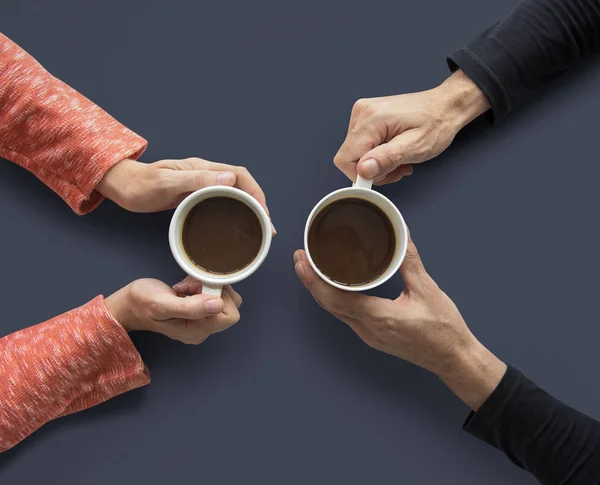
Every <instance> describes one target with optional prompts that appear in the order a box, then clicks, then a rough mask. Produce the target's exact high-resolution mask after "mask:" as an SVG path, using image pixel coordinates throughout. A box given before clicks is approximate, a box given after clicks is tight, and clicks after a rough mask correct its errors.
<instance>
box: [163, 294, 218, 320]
mask: <svg viewBox="0 0 600 485" xmlns="http://www.w3.org/2000/svg"><path fill="white" fill-rule="evenodd" d="M155 308H156V309H157V311H156V312H155V313H158V315H155V319H156V320H169V319H171V318H183V319H186V320H198V319H200V318H206V317H209V316H211V315H216V314H218V313H221V312H222V311H223V308H224V303H223V300H222V299H221V298H216V297H214V296H212V295H193V296H187V297H180V296H177V295H176V294H174V293H165V294H164V295H161V297H160V298H158V299H157V300H156V301H155Z"/></svg>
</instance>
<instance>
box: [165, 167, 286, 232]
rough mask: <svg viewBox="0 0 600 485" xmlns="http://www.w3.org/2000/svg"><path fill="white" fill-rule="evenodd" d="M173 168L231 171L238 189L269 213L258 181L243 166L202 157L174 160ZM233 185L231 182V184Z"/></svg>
mask: <svg viewBox="0 0 600 485" xmlns="http://www.w3.org/2000/svg"><path fill="white" fill-rule="evenodd" d="M175 168H176V169H178V170H181V171H191V170H199V171H200V170H208V171H221V172H232V173H233V174H234V175H235V177H236V180H235V186H236V187H238V188H239V189H241V190H243V191H244V192H247V193H248V194H250V195H251V196H252V197H254V198H255V199H256V200H257V201H258V203H259V204H260V205H262V206H263V208H264V209H265V210H266V211H267V214H269V208H268V207H267V199H266V197H265V193H264V192H263V190H262V189H261V188H260V185H258V182H257V181H256V180H255V179H254V177H252V175H251V174H250V172H249V171H248V170H247V169H246V168H245V167H238V166H235V165H229V164H226V163H219V162H210V161H208V160H204V159H202V158H195V157H191V158H185V159H183V160H177V161H176V162H175ZM232 185H233V184H232ZM273 232H274V234H276V233H277V231H276V230H275V226H273Z"/></svg>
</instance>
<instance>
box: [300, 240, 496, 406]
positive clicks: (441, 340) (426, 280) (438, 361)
mask: <svg viewBox="0 0 600 485" xmlns="http://www.w3.org/2000/svg"><path fill="white" fill-rule="evenodd" d="M294 261H295V269H296V273H297V274H298V276H299V277H300V279H301V280H302V283H304V285H305V286H306V288H308V290H309V291H310V292H311V294H312V296H313V297H314V299H315V300H316V301H317V303H318V304H319V305H321V307H323V308H324V309H325V310H327V311H328V312H330V313H331V314H332V315H334V316H335V317H337V318H339V319H340V320H342V321H343V322H345V323H346V324H348V326H349V327H350V328H352V330H354V332H355V333H356V334H357V335H358V336H359V337H360V338H361V339H362V340H363V341H364V342H365V343H366V344H367V345H369V346H371V347H373V348H374V349H377V350H380V351H382V352H386V353H388V354H391V355H394V356H396V357H399V358H401V359H404V360H407V361H409V362H411V363H413V364H415V365H418V366H419V367H423V368H424V369H427V370H429V371H431V372H433V373H435V374H437V375H438V376H439V377H440V378H441V379H442V380H443V381H444V382H445V383H446V385H448V387H450V388H451V389H452V390H453V391H454V392H455V393H456V394H457V395H458V396H459V397H460V398H461V399H463V401H465V402H466V403H467V404H469V405H470V406H471V407H472V408H473V409H477V408H478V407H479V406H480V405H481V404H482V403H483V402H484V401H485V399H486V398H487V397H488V396H489V395H490V394H491V392H492V391H493V390H494V389H495V387H496V385H497V384H498V382H500V379H501V378H502V376H503V375H504V372H505V370H506V365H505V364H504V363H502V362H501V361H500V360H498V359H497V358H496V357H495V356H494V355H493V354H492V353H491V352H490V351H489V350H487V349H486V348H485V347H484V346H483V345H482V344H481V343H480V342H479V341H478V340H477V339H476V338H475V336H474V335H473V334H472V333H471V331H470V330H469V328H468V327H467V325H466V323H465V321H464V320H463V318H462V316H461V314H460V312H459V311H458V308H457V307H456V305H455V304H454V303H453V302H452V300H451V299H450V298H448V296H447V295H446V294H445V293H444V292H443V291H442V290H441V289H440V288H439V287H438V285H437V284H436V283H435V281H433V279H432V278H431V277H430V276H429V275H428V274H427V272H426V271H425V267H424V266H423V263H422V262H421V258H420V257H419V254H418V252H417V248H416V247H415V245H414V243H413V242H412V241H410V242H409V244H408V249H407V252H406V257H405V259H404V262H403V264H402V267H401V268H400V272H401V274H402V277H403V279H404V282H405V284H406V289H405V290H404V291H403V292H402V294H401V295H400V296H399V297H398V298H396V299H395V300H387V299H383V298H377V297H374V296H367V295H364V294H361V293H355V292H349V291H343V290H339V289H337V288H334V287H333V286H331V285H329V284H327V283H326V282H325V281H324V280H322V279H321V278H320V277H319V276H318V275H317V274H316V273H315V272H314V270H313V269H312V267H311V266H310V264H309V262H308V260H307V257H306V253H305V252H304V251H297V252H296V253H295V254H294Z"/></svg>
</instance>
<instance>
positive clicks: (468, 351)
mask: <svg viewBox="0 0 600 485" xmlns="http://www.w3.org/2000/svg"><path fill="white" fill-rule="evenodd" d="M505 373H506V364H505V363H504V362H502V361H501V360H500V359H498V357H496V356H495V355H494V354H492V353H491V352H490V351H489V350H488V349H487V348H485V347H484V346H483V345H482V344H481V343H480V342H479V341H477V340H476V339H475V338H473V339H472V341H471V342H470V343H469V345H468V347H466V348H464V349H463V350H461V351H460V352H457V354H456V357H455V359H454V360H453V363H452V364H450V365H448V366H447V367H446V368H445V369H443V370H442V371H440V372H438V377H439V378H440V379H441V380H442V381H443V382H444V384H446V386H447V387H448V388H449V389H450V390H451V391H452V392H453V393H454V394H456V395H457V396H458V397H459V398H460V399H461V400H462V401H463V402H465V404H467V405H468V406H469V407H470V408H471V409H473V410H474V411H477V410H478V409H479V408H480V406H481V405H482V404H483V403H484V402H485V401H486V399H487V398H488V397H489V396H490V395H491V394H492V392H493V391H494V389H496V387H497V386H498V383H499V382H500V381H501V380H502V377H503V376H504V374H505Z"/></svg>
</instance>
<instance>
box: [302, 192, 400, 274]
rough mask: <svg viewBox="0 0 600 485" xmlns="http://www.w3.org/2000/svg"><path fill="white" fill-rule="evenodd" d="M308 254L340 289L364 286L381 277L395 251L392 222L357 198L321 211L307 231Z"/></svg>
mask: <svg viewBox="0 0 600 485" xmlns="http://www.w3.org/2000/svg"><path fill="white" fill-rule="evenodd" d="M308 250H309V251H310V256H311V258H312V260H313V262H314V263H315V265H316V266H317V268H319V270H320V271H321V272H322V273H323V274H324V275H325V276H327V277H328V278H330V279H331V280H333V281H335V282H337V283H341V284H343V285H348V286H353V285H364V284H366V283H369V282H371V281H373V280H375V279H377V278H378V277H379V276H381V275H382V274H383V273H384V272H385V270H386V269H388V267H389V266H390V264H391V262H392V259H393V258H394V253H395V250H396V236H395V232H394V228H393V226H392V223H391V221H390V220H389V218H388V217H387V216H386V214H385V213H384V212H383V211H382V210H381V209H380V208H379V207H377V206H376V205H375V204H373V203H371V202H369V201H367V200H365V199H361V198H358V197H348V198H344V199H339V200H336V201H334V202H332V203H330V204H328V205H326V206H325V207H323V208H322V209H321V210H320V211H319V212H318V213H317V215H316V216H315V217H314V219H313V221H312V223H311V225H310V228H309V231H308Z"/></svg>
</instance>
